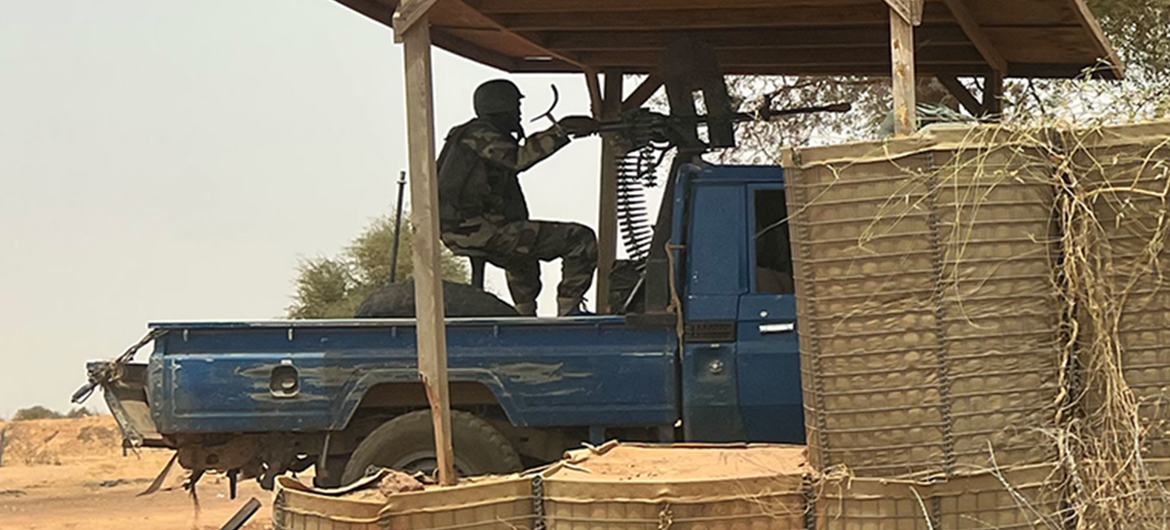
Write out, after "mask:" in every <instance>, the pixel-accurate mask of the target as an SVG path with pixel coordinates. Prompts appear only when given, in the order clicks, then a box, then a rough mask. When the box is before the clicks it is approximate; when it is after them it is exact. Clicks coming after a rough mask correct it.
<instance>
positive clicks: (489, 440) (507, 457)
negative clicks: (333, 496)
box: [341, 410, 521, 484]
mask: <svg viewBox="0 0 1170 530" xmlns="http://www.w3.org/2000/svg"><path fill="white" fill-rule="evenodd" d="M451 431H452V436H453V437H454V439H455V469H456V471H458V472H459V474H460V475H462V476H475V475H490V474H503V473H514V472H516V471H520V469H521V464H520V455H519V454H517V453H516V449H515V448H513V447H512V444H510V443H508V440H507V438H504V435H503V434H500V431H498V430H496V428H495V427H492V426H491V424H489V423H488V422H486V421H484V420H481V419H479V418H477V417H476V416H475V415H474V414H471V413H468V412H463V411H458V410H453V411H451ZM370 466H379V467H386V468H390V469H398V470H401V471H406V472H408V473H414V472H418V471H423V472H427V473H430V472H432V471H434V470H435V468H436V467H437V463H436V460H435V435H434V430H433V426H432V425H431V412H430V411H429V410H418V411H414V412H411V413H408V414H403V415H401V416H398V417H397V418H394V419H392V420H390V421H388V422H386V423H383V424H382V425H380V426H379V427H378V428H377V429H374V430H373V432H371V433H370V434H369V435H368V436H366V438H365V439H364V440H362V442H361V443H360V444H358V446H357V449H355V450H354V452H353V455H351V456H350V457H349V462H348V463H347V464H346V465H345V473H343V474H342V475H341V482H342V483H343V484H349V483H352V482H353V481H355V480H357V479H359V478H361V477H362V476H363V475H365V473H366V469H367V468H368V467H370Z"/></svg>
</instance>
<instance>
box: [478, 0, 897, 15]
mask: <svg viewBox="0 0 1170 530" xmlns="http://www.w3.org/2000/svg"><path fill="white" fill-rule="evenodd" d="M464 1H465V2H466V3H467V4H468V5H469V6H471V7H474V8H475V9H476V10H477V11H479V12H480V13H485V14H514V13H571V12H577V11H588V12H600V11H610V12H613V11H620V12H634V11H640V12H645V11H674V10H678V9H696V8H718V7H724V6H726V2H725V1H723V0H637V1H634V2H632V1H630V0H555V1H552V2H532V0H464ZM875 2H876V0H735V6H734V7H735V8H746V9H776V8H788V7H794V6H808V5H821V6H848V5H872V4H874V3H875Z"/></svg>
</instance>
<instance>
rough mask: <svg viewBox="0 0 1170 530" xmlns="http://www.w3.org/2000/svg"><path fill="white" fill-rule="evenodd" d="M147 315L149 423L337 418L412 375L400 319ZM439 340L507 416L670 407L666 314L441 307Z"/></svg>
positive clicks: (614, 419)
mask: <svg viewBox="0 0 1170 530" xmlns="http://www.w3.org/2000/svg"><path fill="white" fill-rule="evenodd" d="M150 326H151V327H152V328H157V329H163V330H166V331H167V333H166V334H165V335H163V336H162V337H160V338H159V339H157V340H156V341H155V350H154V353H153V354H152V355H151V358H150V362H149V367H148V371H149V377H148V378H147V379H148V381H149V384H148V388H147V394H148V399H149V400H150V402H151V403H152V404H153V405H154V406H152V407H151V409H152V414H153V420H154V422H155V424H156V426H157V430H158V432H160V433H163V434H167V433H180V432H181V433H198V432H206V433H225V432H240V433H244V432H312V431H325V430H339V429H342V428H344V427H345V425H346V423H347V422H348V421H349V418H350V417H351V416H352V415H353V414H354V411H355V410H356V409H357V407H358V405H359V403H361V401H362V400H363V398H364V397H365V396H366V395H367V393H369V392H370V390H371V389H373V388H375V387H379V385H382V387H381V388H383V389H385V388H386V387H385V385H393V384H400V383H407V384H409V383H415V382H417V381H418V372H417V369H416V368H417V353H416V351H415V323H414V321H413V320H409V319H387V320H303V321H254V322H163V323H153V324H151V325H150ZM447 344H448V365H449V372H448V373H449V378H450V380H451V382H452V384H463V383H467V384H470V385H471V386H477V385H482V387H481V388H486V389H487V390H488V391H490V392H491V394H492V395H493V396H494V399H495V400H496V401H497V402H498V404H499V405H500V406H501V407H502V409H503V410H504V412H505V413H506V414H507V416H508V418H509V420H511V422H512V423H513V424H514V425H518V426H557V425H570V424H571V425H611V426H612V425H628V426H642V425H645V426H661V425H671V424H673V423H674V421H675V420H676V419H677V418H678V411H677V405H676V403H677V389H676V386H675V381H676V377H675V371H676V369H677V366H676V348H677V346H676V344H677V340H676V338H675V335H674V330H673V328H671V327H669V326H662V327H655V326H650V327H647V326H641V325H639V326H635V325H631V324H630V323H628V322H627V321H626V319H625V318H623V317H613V316H597V317H577V318H558V319H534V318H502V319H500V318H493V319H449V320H448V322H447ZM290 374H295V375H293V377H292V380H293V381H295V387H290V386H289V384H288V382H287V380H288V377H289V375H290ZM282 381H283V382H282ZM399 386H402V385H399ZM383 394H384V392H383Z"/></svg>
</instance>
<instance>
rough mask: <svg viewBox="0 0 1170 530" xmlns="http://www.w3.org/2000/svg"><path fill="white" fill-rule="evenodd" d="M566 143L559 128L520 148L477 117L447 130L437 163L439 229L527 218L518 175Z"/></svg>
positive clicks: (530, 137)
mask: <svg viewBox="0 0 1170 530" xmlns="http://www.w3.org/2000/svg"><path fill="white" fill-rule="evenodd" d="M568 143H569V136H568V135H567V134H565V132H564V131H563V130H561V129H560V128H559V127H553V128H551V129H548V130H546V131H543V132H538V133H536V134H533V135H531V136H529V137H528V138H526V139H525V140H524V144H523V145H520V143H519V142H518V141H516V140H515V139H514V138H513V137H512V136H511V135H509V134H505V133H502V132H500V130H499V129H497V128H496V127H495V126H493V125H492V124H491V123H489V122H488V121H486V120H482V119H479V118H476V119H473V120H471V121H469V122H467V123H465V124H463V125H460V126H458V127H455V128H453V129H451V132H449V133H447V140H446V143H445V144H444V145H443V151H442V153H440V155H439V161H438V169H439V205H440V215H439V219H440V222H441V224H442V227H443V231H444V232H450V231H454V230H457V229H458V228H459V227H460V226H465V225H468V224H477V223H479V222H482V221H483V220H489V221H492V222H500V221H503V222H512V221H525V220H528V204H527V203H526V202H525V200H524V192H523V191H521V189H520V181H519V179H518V178H517V176H518V175H519V174H520V173H521V172H523V171H526V170H528V169H529V168H531V167H532V166H534V165H536V163H538V162H540V161H541V160H544V159H546V158H548V157H549V156H551V155H552V154H553V153H555V152H557V151H558V150H560V149H561V148H562V147H564V146H565V145H566V144H568Z"/></svg>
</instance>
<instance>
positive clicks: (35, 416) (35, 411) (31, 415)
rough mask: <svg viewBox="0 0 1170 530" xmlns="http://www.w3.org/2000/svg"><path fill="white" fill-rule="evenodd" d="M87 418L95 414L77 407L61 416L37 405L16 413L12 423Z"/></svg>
mask: <svg viewBox="0 0 1170 530" xmlns="http://www.w3.org/2000/svg"><path fill="white" fill-rule="evenodd" d="M87 416H93V413H92V412H90V411H89V409H86V408H85V407H77V408H74V409H72V410H70V411H69V412H66V413H65V414H61V413H60V412H57V411H55V410H52V409H50V408H48V407H42V406H40V405H35V406H32V407H28V408H24V409H20V410H18V411H16V414H13V415H12V421H32V420H55V419H60V418H84V417H87Z"/></svg>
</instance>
